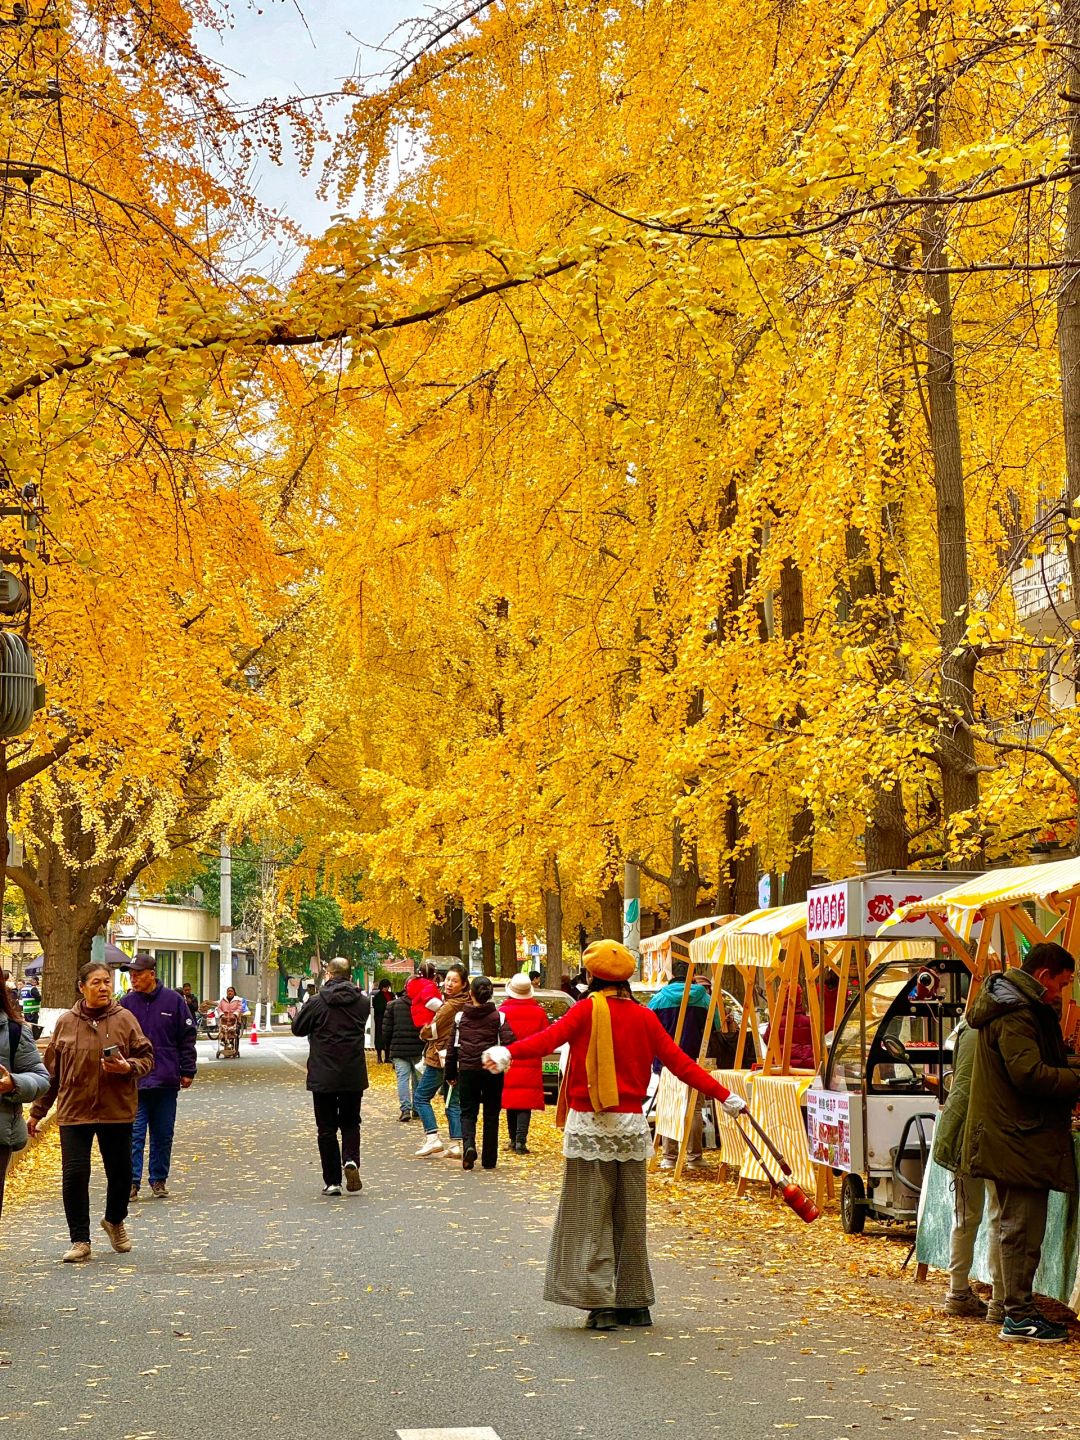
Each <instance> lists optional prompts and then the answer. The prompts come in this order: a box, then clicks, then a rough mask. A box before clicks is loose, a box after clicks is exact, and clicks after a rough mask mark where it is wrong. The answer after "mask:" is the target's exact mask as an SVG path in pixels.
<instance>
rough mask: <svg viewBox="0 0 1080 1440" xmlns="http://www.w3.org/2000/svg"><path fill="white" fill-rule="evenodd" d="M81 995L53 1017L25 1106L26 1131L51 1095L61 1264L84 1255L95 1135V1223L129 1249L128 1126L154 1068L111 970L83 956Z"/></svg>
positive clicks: (44, 1111) (112, 1242)
mask: <svg viewBox="0 0 1080 1440" xmlns="http://www.w3.org/2000/svg"><path fill="white" fill-rule="evenodd" d="M78 985H79V999H78V1000H77V1002H76V1003H75V1004H74V1005H73V1006H72V1008H71V1009H70V1010H66V1011H65V1012H64V1014H63V1015H61V1016H60V1019H59V1020H58V1021H57V1022H56V1029H55V1030H54V1031H53V1036H52V1039H51V1040H50V1041H49V1048H48V1049H47V1050H46V1051H45V1068H46V1070H48V1072H49V1076H50V1085H49V1089H48V1091H47V1092H46V1094H44V1095H43V1096H42V1097H41V1098H40V1099H39V1100H35V1102H34V1104H33V1106H32V1107H31V1110H30V1124H29V1130H30V1133H31V1135H33V1134H35V1133H36V1132H37V1127H38V1125H39V1124H40V1123H41V1121H42V1120H43V1119H44V1118H45V1116H46V1115H47V1114H48V1113H49V1111H50V1110H51V1109H52V1106H53V1102H54V1101H55V1102H56V1118H57V1121H58V1123H59V1125H60V1160H61V1171H62V1176H63V1179H62V1184H63V1194H64V1214H65V1215H66V1216H67V1222H68V1232H69V1234H70V1236H71V1248H70V1249H69V1250H68V1251H67V1252H66V1253H65V1255H64V1260H65V1262H66V1263H67V1264H78V1263H79V1262H81V1261H83V1260H89V1259H90V1155H91V1151H92V1149H93V1144H94V1140H95V1139H96V1140H97V1143H98V1150H99V1151H100V1152H101V1162H102V1164H103V1165H104V1167H105V1178H106V1182H107V1189H106V1194H105V1218H104V1219H103V1220H102V1222H101V1228H102V1229H103V1230H104V1231H105V1234H106V1235H107V1236H108V1237H109V1244H110V1245H111V1246H112V1248H113V1249H114V1250H115V1251H117V1252H118V1253H119V1254H121V1255H124V1254H126V1253H127V1252H128V1251H129V1250H130V1249H131V1240H130V1238H129V1236H128V1233H127V1230H126V1228H125V1226H124V1221H125V1220H126V1219H127V1213H128V1197H129V1196H130V1193H131V1131H132V1127H133V1125H134V1123H135V1112H136V1110H137V1109H138V1105H139V1092H138V1081H139V1078H140V1076H143V1075H149V1073H150V1071H151V1070H152V1069H153V1068H154V1047H153V1046H152V1045H151V1044H150V1041H149V1040H148V1039H147V1038H146V1036H145V1035H144V1034H143V1032H142V1030H141V1029H140V1028H139V1022H138V1021H137V1020H136V1019H135V1017H134V1016H133V1015H132V1014H131V1013H130V1011H128V1010H125V1009H124V1008H123V1006H121V1005H118V1004H117V1003H116V1001H115V1000H114V998H113V982H112V972H111V971H110V970H109V968H108V966H107V965H102V964H99V963H98V962H96V961H93V960H91V961H89V962H88V963H87V964H86V965H84V966H83V967H82V969H81V970H80V971H79V976H78Z"/></svg>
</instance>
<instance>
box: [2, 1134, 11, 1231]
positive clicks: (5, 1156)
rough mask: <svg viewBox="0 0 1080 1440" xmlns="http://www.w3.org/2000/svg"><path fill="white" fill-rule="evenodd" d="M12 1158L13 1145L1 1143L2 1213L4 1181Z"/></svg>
mask: <svg viewBox="0 0 1080 1440" xmlns="http://www.w3.org/2000/svg"><path fill="white" fill-rule="evenodd" d="M10 1159H11V1147H10V1146H8V1145H0V1215H3V1213H4V1181H5V1180H6V1179H7V1167H8V1161H9V1160H10Z"/></svg>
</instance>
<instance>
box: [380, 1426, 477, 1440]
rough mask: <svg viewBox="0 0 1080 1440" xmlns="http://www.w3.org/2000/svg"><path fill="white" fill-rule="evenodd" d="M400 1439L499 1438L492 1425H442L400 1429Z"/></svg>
mask: <svg viewBox="0 0 1080 1440" xmlns="http://www.w3.org/2000/svg"><path fill="white" fill-rule="evenodd" d="M397 1434H398V1440H499V1437H498V1435H496V1434H495V1431H494V1430H492V1428H491V1426H490V1425H464V1426H452V1425H440V1426H439V1428H438V1429H437V1430H399V1431H398V1432H397Z"/></svg>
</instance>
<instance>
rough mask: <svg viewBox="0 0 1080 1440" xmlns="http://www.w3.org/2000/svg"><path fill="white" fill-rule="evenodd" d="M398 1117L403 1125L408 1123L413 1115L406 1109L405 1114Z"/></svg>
mask: <svg viewBox="0 0 1080 1440" xmlns="http://www.w3.org/2000/svg"><path fill="white" fill-rule="evenodd" d="M397 1118H398V1120H399V1121H400V1122H401V1124H402V1125H407V1124H408V1123H409V1121H410V1120H411V1119H412V1118H413V1117H412V1116H411V1115H410V1114H409V1112H408V1110H406V1111H405V1112H404V1113H403V1114H401V1115H399V1116H398V1117H397Z"/></svg>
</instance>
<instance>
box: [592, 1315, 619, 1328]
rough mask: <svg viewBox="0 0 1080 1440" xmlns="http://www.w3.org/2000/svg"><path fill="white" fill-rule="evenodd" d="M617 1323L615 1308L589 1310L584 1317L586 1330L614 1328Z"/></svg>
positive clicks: (617, 1317)
mask: <svg viewBox="0 0 1080 1440" xmlns="http://www.w3.org/2000/svg"><path fill="white" fill-rule="evenodd" d="M618 1324H619V1315H618V1311H616V1310H590V1311H589V1313H588V1315H586V1317H585V1329H586V1330H614V1329H616V1328H617V1326H618Z"/></svg>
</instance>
